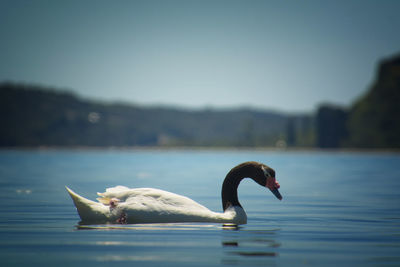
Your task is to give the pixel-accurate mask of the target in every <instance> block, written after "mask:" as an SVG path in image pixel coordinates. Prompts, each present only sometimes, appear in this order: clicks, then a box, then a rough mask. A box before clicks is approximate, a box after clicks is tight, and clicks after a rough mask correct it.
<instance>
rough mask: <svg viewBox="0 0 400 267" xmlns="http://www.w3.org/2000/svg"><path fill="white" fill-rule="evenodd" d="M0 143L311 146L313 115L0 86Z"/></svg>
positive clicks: (42, 144)
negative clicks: (141, 102)
mask: <svg viewBox="0 0 400 267" xmlns="http://www.w3.org/2000/svg"><path fill="white" fill-rule="evenodd" d="M0 114H1V119H0V124H1V128H0V146H3V147H13V146H275V145H276V144H277V143H278V145H282V144H283V145H285V144H287V143H288V144H289V145H291V146H296V145H302V146H311V145H312V144H313V123H312V118H311V117H309V116H306V115H299V116H288V115H286V114H280V113H276V112H267V111H257V110H250V109H233V110H200V111H194V110H183V109H175V108H161V107H155V108H149V107H140V106H134V105H127V104H104V103H96V102H92V101H86V100H82V99H80V98H78V97H77V96H75V95H73V94H71V93H68V92H59V91H55V90H51V89H48V88H40V87H35V86H28V85H19V84H12V83H2V84H0Z"/></svg>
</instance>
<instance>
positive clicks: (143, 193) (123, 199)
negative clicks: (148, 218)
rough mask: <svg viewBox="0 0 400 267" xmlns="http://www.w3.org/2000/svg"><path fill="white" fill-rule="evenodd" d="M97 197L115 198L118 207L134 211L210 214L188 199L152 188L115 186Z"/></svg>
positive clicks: (207, 210) (204, 208) (201, 206)
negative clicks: (117, 201)
mask: <svg viewBox="0 0 400 267" xmlns="http://www.w3.org/2000/svg"><path fill="white" fill-rule="evenodd" d="M98 195H99V196H101V197H102V198H107V199H112V198H116V199H118V200H119V201H120V203H119V204H118V206H123V207H124V208H127V207H128V208H131V209H135V210H146V211H164V212H167V211H172V210H173V211H178V210H181V211H182V212H186V213H187V212H190V211H197V212H200V211H202V212H210V210H209V209H207V208H206V207H204V206H203V205H200V204H199V203H197V202H195V201H193V200H192V199H190V198H188V197H185V196H181V195H178V194H174V193H171V192H167V191H164V190H160V189H154V188H132V189H131V188H128V187H125V186H116V187H112V188H107V189H106V192H104V193H98ZM99 201H101V198H99Z"/></svg>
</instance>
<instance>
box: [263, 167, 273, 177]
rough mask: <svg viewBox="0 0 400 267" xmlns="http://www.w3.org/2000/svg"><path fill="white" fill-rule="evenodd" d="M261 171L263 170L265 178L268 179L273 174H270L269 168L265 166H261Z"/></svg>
mask: <svg viewBox="0 0 400 267" xmlns="http://www.w3.org/2000/svg"><path fill="white" fill-rule="evenodd" d="M261 169H262V170H263V172H264V175H265V177H267V178H269V177H271V174H270V173H269V171H268V170H267V168H265V167H264V166H261Z"/></svg>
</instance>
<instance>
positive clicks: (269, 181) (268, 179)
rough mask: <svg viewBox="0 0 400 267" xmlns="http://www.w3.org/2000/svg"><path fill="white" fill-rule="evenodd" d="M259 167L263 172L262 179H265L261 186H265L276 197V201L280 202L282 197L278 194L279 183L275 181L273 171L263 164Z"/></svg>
mask: <svg viewBox="0 0 400 267" xmlns="http://www.w3.org/2000/svg"><path fill="white" fill-rule="evenodd" d="M260 165H261V170H262V171H263V174H264V177H265V182H264V181H263V184H261V185H262V186H265V187H266V188H268V189H269V190H271V192H272V193H273V194H274V195H275V196H276V198H277V199H279V200H282V195H281V193H279V190H278V189H279V187H280V185H279V183H278V182H277V181H276V178H275V171H274V170H273V169H272V168H270V167H268V166H267V165H265V164H260Z"/></svg>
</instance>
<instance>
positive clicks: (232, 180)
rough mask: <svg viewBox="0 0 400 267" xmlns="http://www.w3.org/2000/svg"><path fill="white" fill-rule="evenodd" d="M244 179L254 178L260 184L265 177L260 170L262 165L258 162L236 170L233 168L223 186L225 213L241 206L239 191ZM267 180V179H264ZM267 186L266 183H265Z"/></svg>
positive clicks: (241, 166) (243, 165) (248, 163)
mask: <svg viewBox="0 0 400 267" xmlns="http://www.w3.org/2000/svg"><path fill="white" fill-rule="evenodd" d="M244 178H252V179H253V180H254V181H256V182H257V183H259V184H262V183H263V181H261V180H262V179H263V178H264V177H263V175H262V170H261V169H260V164H259V163H257V162H245V163H242V164H240V165H238V166H236V167H235V168H233V169H232V170H231V171H230V172H229V173H228V174H227V175H226V177H225V180H224V183H223V184H222V192H221V193H222V208H223V209H224V211H225V210H226V209H227V208H228V207H229V206H239V207H242V205H240V203H239V199H238V193H237V189H238V186H239V184H240V182H241V181H242V180H243V179H244ZM264 179H265V178H264ZM264 184H265V183H264Z"/></svg>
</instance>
